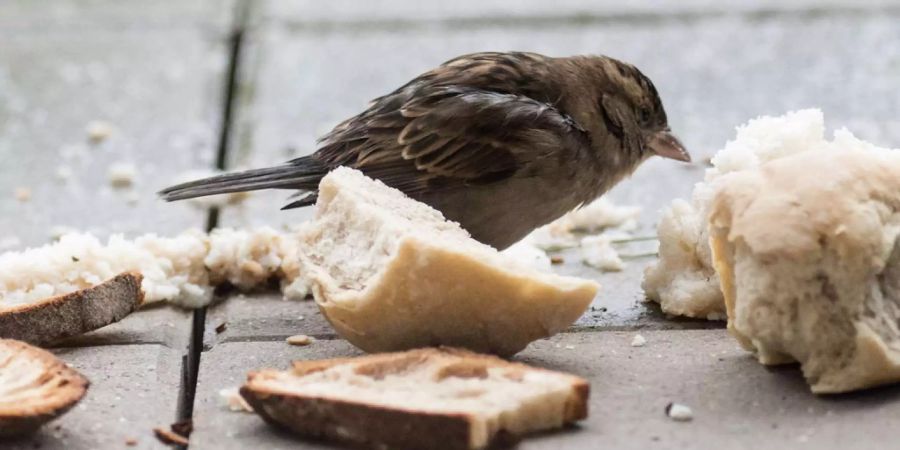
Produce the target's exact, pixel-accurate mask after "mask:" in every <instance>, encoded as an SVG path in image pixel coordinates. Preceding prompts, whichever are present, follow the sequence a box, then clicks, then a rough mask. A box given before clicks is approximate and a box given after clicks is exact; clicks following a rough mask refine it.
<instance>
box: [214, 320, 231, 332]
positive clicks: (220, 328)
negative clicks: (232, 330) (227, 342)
mask: <svg viewBox="0 0 900 450" xmlns="http://www.w3.org/2000/svg"><path fill="white" fill-rule="evenodd" d="M227 329H228V322H222V323H220V324H218V325H216V334H222V333H224V332H225V330H227Z"/></svg>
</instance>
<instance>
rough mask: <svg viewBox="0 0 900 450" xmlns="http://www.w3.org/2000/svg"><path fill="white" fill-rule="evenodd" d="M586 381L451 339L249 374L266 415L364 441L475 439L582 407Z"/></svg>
mask: <svg viewBox="0 0 900 450" xmlns="http://www.w3.org/2000/svg"><path fill="white" fill-rule="evenodd" d="M588 394H589V384H588V382H587V381H586V380H584V379H582V378H579V377H576V376H573V375H569V374H565V373H560V372H553V371H550V370H545V369H539V368H534V367H530V366H527V365H525V364H518V363H511V362H508V361H504V360H502V359H500V358H497V357H495V356H487V355H480V354H477V353H472V352H469V351H466V350H459V349H452V348H446V347H444V348H429V349H419V350H411V351H407V352H403V353H385V354H377V355H369V356H363V357H358V358H345V359H331V360H322V361H298V362H295V363H294V368H293V370H288V371H278V370H262V371H259V372H253V373H251V374H250V375H249V376H248V379H247V383H246V384H245V385H244V386H243V387H242V388H241V395H242V396H243V397H244V399H246V400H247V402H248V403H249V404H250V405H251V406H252V407H253V410H254V411H256V412H257V413H258V414H259V415H260V416H262V418H263V419H265V420H266V421H267V422H269V423H271V424H273V425H276V426H279V427H281V428H285V429H288V430H290V431H293V432H295V433H298V434H300V435H303V436H307V437H312V438H326V439H331V440H336V441H342V442H345V443H351V444H356V445H362V446H366V447H369V448H392V449H394V448H396V449H425V448H441V449H448V450H449V449H477V448H484V447H487V446H490V445H492V444H498V443H508V442H510V441H515V440H517V439H518V437H520V436H522V435H524V434H527V433H532V432H536V431H543V430H550V429H554V428H559V427H562V426H564V425H566V424H571V423H574V422H576V421H579V420H582V419H584V418H586V417H587V413H588V411H587V408H588V402H587V400H588Z"/></svg>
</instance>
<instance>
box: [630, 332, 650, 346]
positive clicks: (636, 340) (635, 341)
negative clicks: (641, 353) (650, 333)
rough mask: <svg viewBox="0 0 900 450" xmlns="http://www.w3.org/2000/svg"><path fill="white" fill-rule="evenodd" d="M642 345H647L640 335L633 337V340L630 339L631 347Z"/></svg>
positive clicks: (645, 339)
mask: <svg viewBox="0 0 900 450" xmlns="http://www.w3.org/2000/svg"><path fill="white" fill-rule="evenodd" d="M644 345H647V338H645V337H644V336H641V335H640V334H636V335H634V338H632V339H631V346H632V347H643V346H644Z"/></svg>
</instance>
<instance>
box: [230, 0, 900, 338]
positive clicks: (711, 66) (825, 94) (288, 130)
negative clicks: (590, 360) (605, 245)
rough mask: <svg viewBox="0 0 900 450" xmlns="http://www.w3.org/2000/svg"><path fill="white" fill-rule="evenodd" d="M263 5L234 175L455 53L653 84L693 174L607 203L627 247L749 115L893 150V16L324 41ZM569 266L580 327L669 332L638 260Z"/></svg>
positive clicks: (355, 31) (381, 34) (234, 211)
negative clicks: (521, 59) (634, 208)
mask: <svg viewBox="0 0 900 450" xmlns="http://www.w3.org/2000/svg"><path fill="white" fill-rule="evenodd" d="M276 3H277V5H278V6H275V4H276ZM601 3H603V4H608V3H604V2H601ZM666 4H667V5H668V4H669V3H666ZM293 5H297V4H293ZM329 5H335V3H329ZM554 5H555V3H554ZM269 6H270V7H271V8H272V9H271V11H273V12H271V14H270V16H271V20H269V21H266V22H264V23H263V24H262V25H261V26H260V27H258V28H255V29H253V30H251V32H250V33H249V34H248V35H247V46H246V48H245V52H244V62H245V64H244V66H243V69H244V70H243V79H242V81H241V85H240V86H241V90H240V91H239V94H238V98H239V101H240V108H239V110H238V112H239V113H238V116H237V121H236V123H235V129H234V136H233V140H232V142H233V143H234V147H233V148H232V152H231V153H230V156H231V160H230V165H231V166H232V167H237V166H244V167H248V166H253V167H258V166H265V165H272V164H278V163H281V162H283V161H285V160H287V159H289V158H291V157H295V156H297V155H301V154H306V153H309V152H311V151H312V150H313V149H314V145H315V144H314V143H315V138H316V137H318V136H321V135H323V134H324V133H325V132H327V131H328V130H329V129H330V128H331V127H333V126H334V125H335V124H336V123H338V122H339V121H340V120H343V119H344V118H346V117H348V116H350V115H352V114H355V113H356V112H358V111H360V110H361V109H362V108H364V106H365V103H366V102H367V101H368V100H369V99H371V98H373V97H376V96H378V95H381V94H383V93H385V92H388V91H390V90H392V89H394V88H395V87H397V86H399V85H400V84H402V83H404V82H405V81H407V80H408V79H409V78H411V77H413V76H414V75H416V74H418V73H420V72H422V71H424V70H427V69H428V68H430V67H433V66H435V65H437V64H439V63H440V62H442V61H444V60H446V59H448V58H450V57H453V56H455V55H458V54H462V53H467V52H473V51H480V50H506V49H518V50H533V51H538V52H543V53H548V54H554V55H567V54H578V53H607V54H610V55H613V56H617V57H620V58H622V59H625V60H627V61H630V62H633V63H635V64H636V65H637V66H638V67H640V68H642V70H644V71H645V72H646V73H647V74H648V75H649V76H650V77H651V78H652V79H653V80H654V81H655V83H656V86H657V88H658V89H659V91H660V92H661V95H662V97H663V99H664V101H665V105H666V107H667V110H668V112H669V118H670V123H671V124H672V127H673V129H674V130H675V131H676V132H677V133H678V134H679V136H681V138H682V139H683V141H684V142H685V143H686V145H687V146H688V148H689V149H690V150H691V152H692V153H693V155H694V160H695V164H693V165H682V164H677V163H673V162H671V161H664V160H651V161H648V162H647V163H646V164H645V165H644V166H643V167H641V168H640V169H639V170H638V171H637V172H636V173H635V174H634V176H633V177H631V179H629V180H626V181H625V182H623V183H622V184H621V185H620V186H619V187H618V188H616V189H614V190H613V192H612V193H611V194H610V196H611V198H613V199H614V200H615V201H617V202H619V203H622V204H636V205H640V206H642V207H643V213H642V215H641V228H640V229H639V230H638V231H637V232H636V233H637V234H638V235H642V234H646V235H653V234H654V226H655V223H656V221H657V220H658V218H659V210H660V209H661V208H663V207H664V206H665V205H667V204H668V203H669V202H670V201H671V200H672V199H673V198H675V197H687V196H688V195H689V193H690V191H691V188H692V186H693V183H695V182H696V181H698V180H700V179H701V178H702V176H703V166H704V164H703V161H704V159H706V158H708V157H709V156H711V155H712V154H713V153H714V152H715V151H716V150H718V149H719V148H721V147H722V146H723V145H724V143H725V142H726V141H727V140H728V139H730V138H732V137H733V136H734V127H735V126H737V125H739V124H741V123H743V122H745V121H746V120H748V119H750V118H753V117H755V116H758V115H761V114H781V113H783V112H785V111H788V110H793V109H798V108H804V107H813V106H818V107H821V108H822V109H824V111H825V114H826V118H827V121H828V125H829V126H830V127H832V128H837V127H841V126H847V127H848V128H849V129H850V130H851V131H853V132H855V133H857V134H858V135H860V136H861V137H863V138H865V139H868V140H872V141H873V142H877V143H881V144H883V145H887V146H900V127H898V126H896V119H895V117H898V116H900V103H897V102H895V101H893V99H894V98H895V95H894V90H895V87H896V86H897V85H900V71H898V70H896V68H897V67H900V30H898V28H897V27H896V26H894V24H895V23H896V20H897V19H898V15H897V14H896V13H894V12H891V11H887V12H884V11H880V10H877V11H876V10H872V11H869V12H862V13H859V14H825V15H818V16H817V15H812V16H803V15H799V16H798V15H787V16H780V15H774V16H771V17H768V16H766V17H759V16H750V17H747V16H742V15H740V14H735V15H727V16H711V17H702V18H698V19H697V20H691V21H678V20H672V21H662V22H652V21H651V22H647V21H637V20H634V21H623V22H621V23H618V22H615V21H613V22H603V23H581V22H578V21H574V20H573V21H570V22H567V23H564V24H561V23H555V22H552V21H551V22H548V23H535V24H530V25H529V26H527V27H521V28H516V27H502V26H496V25H492V24H490V23H480V22H479V23H476V24H474V25H472V26H471V27H461V28H453V27H448V28H438V29H417V28H412V29H410V28H405V27H400V26H398V27H393V26H392V25H391V24H389V23H388V24H387V25H385V26H384V27H381V28H378V27H375V28H365V27H363V28H357V27H351V26H347V27H337V28H335V29H330V30H322V29H317V28H305V27H303V26H294V25H292V24H291V23H290V17H293V16H292V15H291V14H290V13H289V12H284V11H283V9H284V8H290V7H291V6H283V3H281V2H273V3H271V4H269ZM335 7H337V6H335ZM548 7H549V6H548ZM398 8H399V7H398ZM623 8H627V7H625V6H623ZM313 9H314V8H312V7H310V10H313ZM363 10H364V9H363ZM351 12H352V14H357V12H358V11H357V10H353V11H350V12H348V14H350V13H351ZM262 14H263V15H265V14H267V13H266V11H263V12H262ZM310 14H312V16H310V17H315V14H316V13H315V12H312V13H310ZM373 14H374V13H373ZM398 14H399V12H398ZM372 17H375V18H377V17H378V16H377V15H374V16H372ZM309 20H314V19H309ZM373 20H375V19H373ZM811 43H815V45H810V44H811ZM836 86H840V88H839V89H838V88H836ZM287 196H288V193H284V192H271V191H270V192H262V193H257V194H255V195H254V196H252V197H251V198H250V199H249V200H248V201H247V202H246V203H245V204H244V205H242V206H241V207H240V208H231V209H230V210H228V211H226V212H225V213H224V214H223V222H225V223H228V224H230V225H237V226H243V225H261V224H267V225H274V226H279V225H285V224H290V223H297V222H300V221H303V220H307V219H308V218H309V217H311V215H312V209H311V208H306V209H303V210H292V211H278V208H279V207H280V206H281V205H283V204H284V202H285V201H286V197H287ZM567 261H569V259H568V258H567ZM574 263H575V260H574V259H573V260H572V261H570V262H569V263H567V264H566V265H564V266H559V267H560V269H559V270H560V271H563V272H566V273H572V274H578V275H581V276H587V277H590V278H593V279H596V280H597V281H599V282H600V283H601V284H603V285H604V286H605V289H603V290H601V292H600V294H599V296H598V298H597V300H596V301H595V304H594V308H593V310H592V313H589V314H586V315H585V316H584V317H583V318H582V320H581V321H579V325H581V326H599V327H609V328H627V327H634V326H651V327H667V326H670V325H669V322H667V321H665V318H664V317H663V316H662V315H660V314H659V313H658V311H656V310H654V309H653V307H652V306H650V305H646V304H643V303H641V302H640V301H639V300H640V299H642V298H643V292H642V290H641V289H640V284H639V280H640V279H641V269H642V266H643V265H645V264H646V263H647V261H645V260H639V261H635V262H633V263H632V264H630V266H629V268H628V270H626V271H625V272H623V273H617V274H604V273H600V272H597V271H594V270H593V269H588V268H583V267H580V266H578V265H577V264H574ZM604 307H605V308H606V310H605V311H604V310H603V308H604ZM688 326H699V324H697V323H694V324H691V325H688Z"/></svg>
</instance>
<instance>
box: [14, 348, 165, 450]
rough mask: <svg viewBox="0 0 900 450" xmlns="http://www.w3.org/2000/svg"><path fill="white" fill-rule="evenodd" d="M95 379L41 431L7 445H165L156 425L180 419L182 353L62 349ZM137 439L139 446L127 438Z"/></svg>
mask: <svg viewBox="0 0 900 450" xmlns="http://www.w3.org/2000/svg"><path fill="white" fill-rule="evenodd" d="M54 353H56V354H57V356H59V357H60V358H61V359H62V360H64V361H65V362H66V363H68V364H70V365H71V366H72V367H74V368H75V369H77V370H78V371H80V372H81V373H82V374H83V375H84V376H86V377H87V378H88V379H89V380H90V381H91V386H90V388H89V389H88V393H87V395H86V396H85V398H84V399H83V400H82V401H81V403H79V404H78V405H77V406H75V408H73V409H72V410H71V411H69V412H68V413H67V414H66V415H64V416H63V417H61V418H60V419H58V420H56V421H54V422H51V423H50V424H48V425H47V426H45V427H43V428H42V429H41V430H39V431H38V432H37V434H35V435H33V436H30V437H27V438H24V439H19V440H16V441H12V442H4V443H3V444H2V445H0V446H2V447H3V448H4V449H9V450H19V449H22V450H24V449H36V448H40V449H50V450H56V449H59V450H63V449H111V448H136V449H151V448H152V449H162V448H167V447H166V446H164V445H162V444H160V443H159V442H158V441H157V440H156V438H155V437H154V436H153V431H152V430H153V428H154V427H157V426H168V425H169V424H170V423H172V422H173V421H174V418H175V408H176V403H177V399H178V392H179V383H180V379H181V353H180V352H179V351H175V350H172V349H170V348H167V347H165V346H161V345H110V346H100V347H86V348H66V349H56V350H54ZM131 439H133V440H134V441H135V445H133V446H128V445H127V444H126V442H128V441H129V440H131Z"/></svg>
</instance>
